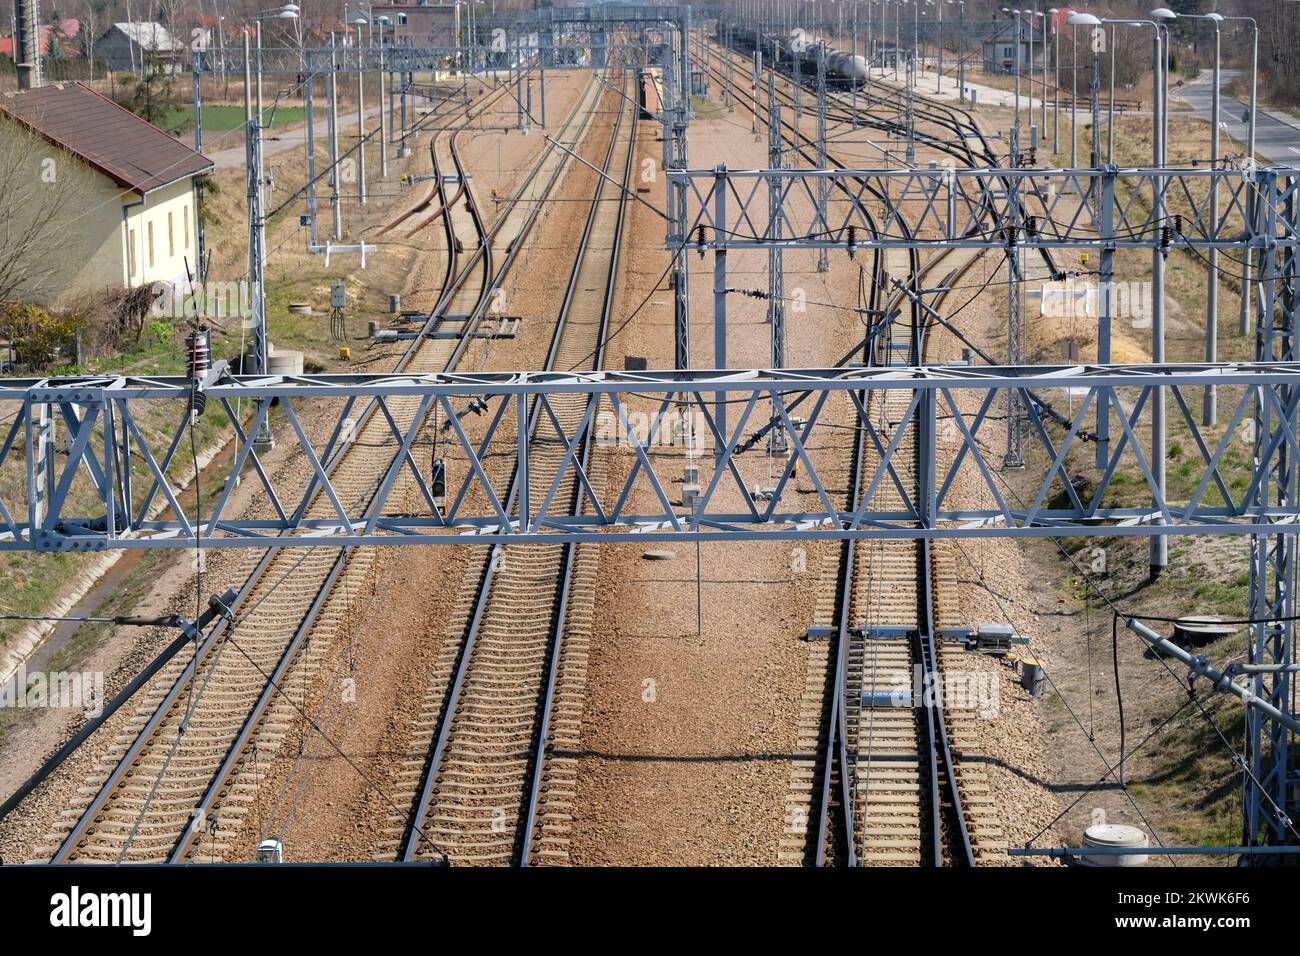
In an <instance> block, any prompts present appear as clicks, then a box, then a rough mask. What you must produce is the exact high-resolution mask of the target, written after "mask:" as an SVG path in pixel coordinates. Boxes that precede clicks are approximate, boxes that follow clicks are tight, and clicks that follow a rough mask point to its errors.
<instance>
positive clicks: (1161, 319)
mask: <svg viewBox="0 0 1300 956" xmlns="http://www.w3.org/2000/svg"><path fill="white" fill-rule="evenodd" d="M1068 22H1069V23H1070V24H1071V25H1075V26H1089V27H1092V28H1093V29H1097V28H1099V27H1103V26H1104V25H1106V24H1114V25H1115V26H1137V27H1151V30H1152V41H1151V43H1152V46H1151V50H1152V60H1151V67H1152V81H1151V82H1152V91H1151V92H1152V103H1153V108H1152V114H1151V140H1152V142H1151V157H1152V162H1153V165H1154V166H1155V168H1157V169H1160V168H1162V167H1163V166H1164V165H1165V156H1166V147H1165V143H1164V118H1163V116H1162V113H1163V106H1164V90H1163V82H1162V80H1163V72H1164V71H1163V70H1162V69H1161V64H1162V63H1165V62H1167V59H1168V58H1167V57H1164V56H1162V54H1163V52H1164V48H1163V46H1162V44H1161V37H1160V25H1159V24H1158V23H1157V22H1156V21H1154V20H1103V19H1100V18H1098V17H1095V16H1093V15H1092V14H1090V13H1076V14H1075V15H1074V16H1072V17H1070V19H1069V21H1068ZM1154 198H1155V209H1154V210H1153V218H1154V221H1155V222H1156V223H1158V224H1160V225H1162V226H1163V224H1164V221H1165V197H1164V189H1163V188H1162V187H1161V185H1160V184H1159V183H1157V185H1156V188H1155V197H1154ZM1103 255H1105V254H1103ZM1106 258H1107V259H1108V258H1109V257H1106ZM1108 270H1109V262H1107V263H1106V265H1105V266H1103V269H1102V276H1101V280H1102V283H1103V285H1104V286H1105V287H1106V288H1105V289H1104V291H1103V293H1102V298H1103V307H1102V309H1101V310H1100V312H1101V319H1100V323H1101V324H1103V325H1105V326H1106V327H1105V328H1104V329H1102V328H1099V331H1098V345H1097V350H1098V355H1097V361H1098V363H1102V364H1104V363H1106V362H1108V361H1110V355H1109V347H1110V329H1109V321H1110V302H1109V298H1110V282H1111V279H1110V277H1109V276H1108V275H1107V272H1108ZM1103 344H1104V347H1105V349H1106V352H1107V354H1105V355H1102V354H1100V353H1101V352H1102V349H1103ZM1164 360H1165V251H1164V250H1163V249H1161V248H1160V247H1159V246H1157V247H1156V248H1155V249H1154V250H1152V253H1151V361H1152V363H1153V364H1156V365H1160V364H1162V363H1163V362H1164ZM1097 416H1098V421H1097V426H1098V428H1097V430H1098V445H1099V455H1100V444H1101V442H1103V441H1105V440H1106V438H1105V436H1106V434H1107V432H1108V428H1109V420H1108V417H1107V411H1106V407H1105V406H1103V405H1102V404H1101V403H1098V406H1097ZM1151 475H1152V478H1154V479H1155V481H1154V483H1155V486H1156V489H1157V491H1158V494H1159V496H1160V498H1161V499H1162V500H1163V498H1164V493H1165V394H1164V389H1163V388H1160V387H1159V386H1157V387H1156V388H1155V389H1154V391H1153V393H1152V398H1151ZM1168 563H1169V539H1168V538H1166V537H1164V536H1162V535H1154V536H1153V537H1152V538H1151V551H1150V558H1149V564H1150V566H1151V573H1152V576H1155V575H1156V574H1158V573H1159V572H1160V570H1161V569H1162V568H1164V567H1165V566H1166V565H1168Z"/></svg>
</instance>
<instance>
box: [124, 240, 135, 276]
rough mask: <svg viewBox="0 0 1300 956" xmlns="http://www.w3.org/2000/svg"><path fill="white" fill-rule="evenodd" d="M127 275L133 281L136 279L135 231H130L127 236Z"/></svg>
mask: <svg viewBox="0 0 1300 956" xmlns="http://www.w3.org/2000/svg"><path fill="white" fill-rule="evenodd" d="M126 274H127V275H128V276H130V277H131V278H132V279H134V278H135V230H134V229H130V230H128V231H127V234H126Z"/></svg>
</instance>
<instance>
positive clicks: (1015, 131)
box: [1002, 7, 1021, 166]
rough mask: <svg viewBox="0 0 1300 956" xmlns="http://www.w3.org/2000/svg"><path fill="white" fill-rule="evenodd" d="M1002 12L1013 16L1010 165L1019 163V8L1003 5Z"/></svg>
mask: <svg viewBox="0 0 1300 956" xmlns="http://www.w3.org/2000/svg"><path fill="white" fill-rule="evenodd" d="M1002 12H1003V13H1006V14H1010V15H1012V16H1013V17H1014V19H1013V20H1012V23H1014V24H1015V29H1014V30H1013V31H1012V34H1011V38H1012V43H1013V44H1014V47H1015V51H1016V58H1015V65H1014V67H1013V68H1012V69H1014V70H1015V74H1016V100H1015V103H1016V121H1015V123H1014V124H1013V126H1012V128H1011V165H1012V166H1019V165H1020V70H1021V66H1020V47H1021V43H1020V10H1019V9H1018V8H1017V9H1014V10H1013V9H1011V8H1010V7H1003V8H1002Z"/></svg>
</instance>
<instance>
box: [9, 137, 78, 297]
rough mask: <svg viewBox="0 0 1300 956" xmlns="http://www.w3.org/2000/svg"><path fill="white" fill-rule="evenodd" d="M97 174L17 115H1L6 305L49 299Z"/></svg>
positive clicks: (67, 265) (71, 265)
mask: <svg viewBox="0 0 1300 956" xmlns="http://www.w3.org/2000/svg"><path fill="white" fill-rule="evenodd" d="M92 177H93V174H92V173H91V172H90V171H89V170H88V169H87V168H86V167H85V166H84V165H82V163H81V162H80V161H79V160H76V159H74V158H73V157H72V156H70V155H69V154H67V153H65V152H62V151H61V150H59V149H57V148H56V147H54V146H51V145H50V144H49V143H48V142H46V141H45V140H44V139H42V138H40V137H39V136H37V135H36V134H35V133H32V132H31V131H29V130H28V129H27V128H26V127H25V126H21V125H19V124H18V123H16V122H14V121H13V120H9V119H5V118H0V223H2V224H3V228H0V304H7V303H14V302H20V301H30V300H34V301H49V300H50V299H52V298H54V297H55V296H56V294H57V292H58V291H59V289H58V282H59V280H60V278H61V277H63V276H65V275H66V274H67V273H68V271H69V270H71V269H75V268H76V265H77V264H76V263H72V262H70V261H69V258H68V257H69V255H70V253H69V250H68V245H69V244H68V242H67V240H66V237H67V235H68V234H69V232H71V231H72V230H74V229H75V228H76V227H77V217H78V215H79V214H80V213H81V211H82V198H83V197H84V195H85V193H86V191H87V188H88V186H89V183H90V181H91V179H92Z"/></svg>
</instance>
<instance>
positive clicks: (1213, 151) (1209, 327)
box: [1151, 7, 1223, 426]
mask: <svg viewBox="0 0 1300 956" xmlns="http://www.w3.org/2000/svg"><path fill="white" fill-rule="evenodd" d="M1165 13H1168V14H1170V16H1169V17H1164V14H1165ZM1151 15H1152V16H1153V17H1154V16H1157V15H1160V16H1161V17H1162V18H1163V19H1175V18H1177V17H1184V18H1186V19H1188V20H1208V21H1210V22H1211V23H1213V24H1214V71H1213V74H1212V76H1211V80H1210V82H1211V85H1212V87H1213V88H1212V89H1211V90H1210V168H1211V169H1212V170H1213V169H1218V168H1219V102H1220V97H1219V84H1220V75H1221V71H1220V53H1221V50H1222V44H1221V42H1220V41H1221V39H1222V37H1221V33H1220V27H1219V24H1221V23H1222V22H1223V15H1222V14H1219V13H1204V14H1200V13H1183V14H1176V13H1174V12H1173V11H1172V10H1166V9H1164V8H1163V7H1161V8H1159V9H1156V10H1152V11H1151ZM1209 199H1210V235H1211V236H1216V235H1217V234H1218V231H1219V190H1218V183H1216V182H1215V180H1214V179H1211V180H1210V196H1209ZM1206 258H1207V260H1208V261H1207V267H1208V268H1207V271H1208V273H1209V276H1208V278H1207V280H1206V281H1207V284H1206V290H1205V361H1207V362H1217V361H1218V360H1219V250H1218V249H1217V248H1216V247H1213V246H1211V247H1210V249H1209V250H1208V252H1207V255H1206ZM1217 399H1218V396H1217V395H1216V394H1215V388H1214V386H1213V385H1207V386H1205V399H1204V404H1203V406H1202V410H1201V421H1202V424H1204V425H1207V426H1209V425H1213V424H1214V423H1215V420H1216V419H1217V418H1218V401H1217Z"/></svg>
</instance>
